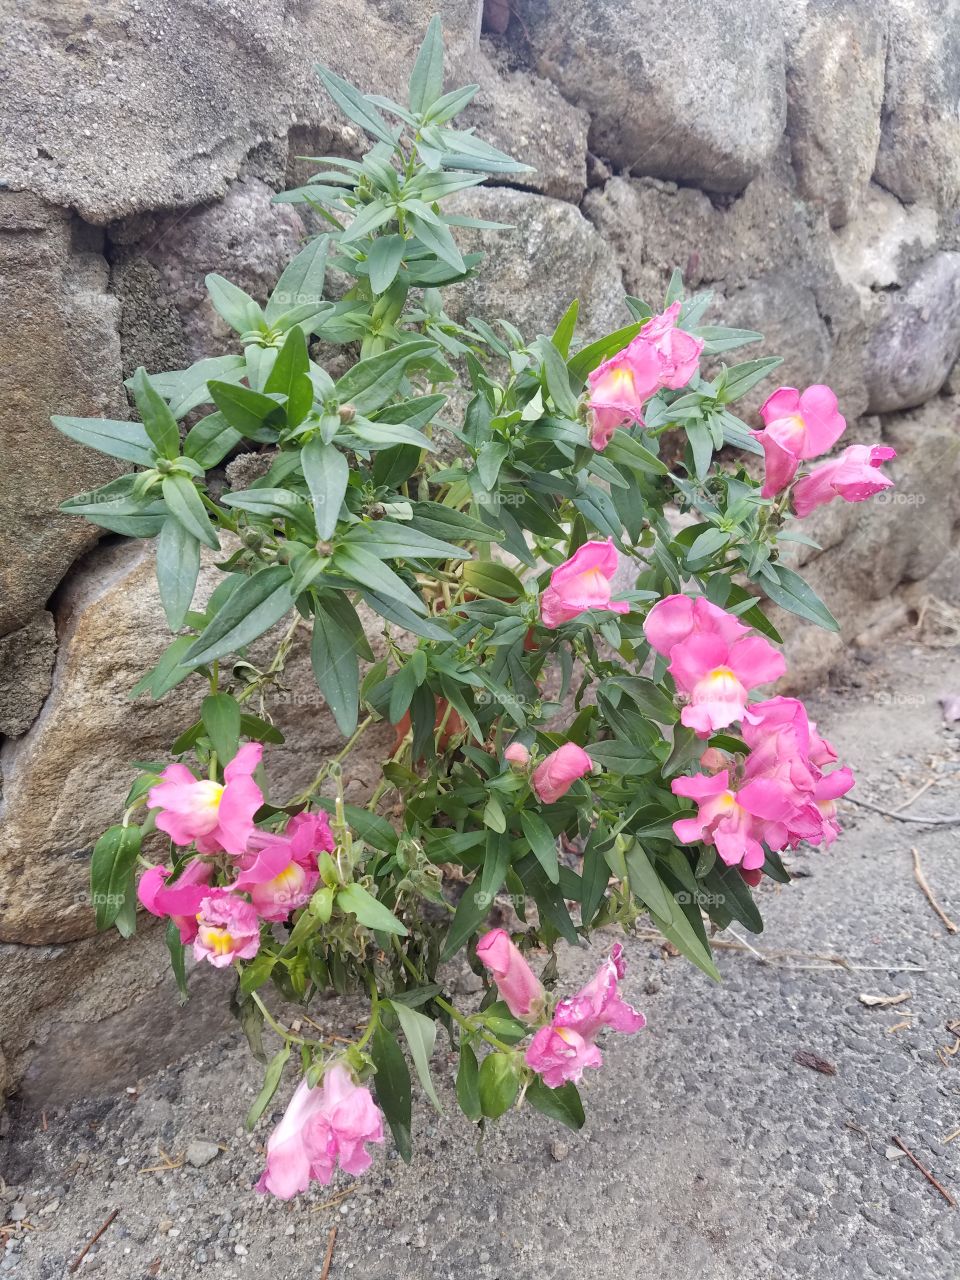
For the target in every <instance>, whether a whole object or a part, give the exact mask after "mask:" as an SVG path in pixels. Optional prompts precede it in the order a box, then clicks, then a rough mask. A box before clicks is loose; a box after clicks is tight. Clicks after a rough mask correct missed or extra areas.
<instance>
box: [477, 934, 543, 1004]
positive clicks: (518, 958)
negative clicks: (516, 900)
mask: <svg viewBox="0 0 960 1280" xmlns="http://www.w3.org/2000/svg"><path fill="white" fill-rule="evenodd" d="M477 959H478V960H479V961H480V963H481V964H482V965H483V966H484V967H485V968H486V969H489V970H490V973H491V975H492V977H493V980H494V982H495V983H496V984H497V990H498V991H499V992H500V997H501V999H502V1000H503V1001H504V1003H505V1004H506V1006H507V1008H508V1009H509V1010H510V1012H511V1013H512V1014H513V1016H514V1017H515V1018H530V1017H531V1016H532V1017H536V1016H537V1015H538V1014H539V1013H540V1011H541V1010H542V1009H543V1004H544V998H545V996H544V990H543V987H542V986H541V985H540V980H539V979H538V978H537V976H536V974H535V973H534V972H533V970H532V969H531V968H530V966H529V965H528V964H527V962H526V960H525V959H524V958H523V954H522V953H521V951H520V948H519V947H518V946H517V945H516V944H515V943H514V941H513V939H512V938H511V937H510V935H509V933H507V931H506V929H491V930H490V932H489V933H485V934H484V935H483V937H482V938H481V939H480V941H479V942H478V943H477Z"/></svg>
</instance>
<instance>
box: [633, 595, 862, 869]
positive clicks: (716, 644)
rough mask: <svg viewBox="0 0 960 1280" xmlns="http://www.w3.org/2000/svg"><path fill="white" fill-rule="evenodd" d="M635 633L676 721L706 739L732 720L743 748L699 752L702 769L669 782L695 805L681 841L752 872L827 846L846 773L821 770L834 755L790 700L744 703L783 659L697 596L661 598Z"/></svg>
mask: <svg viewBox="0 0 960 1280" xmlns="http://www.w3.org/2000/svg"><path fill="white" fill-rule="evenodd" d="M644 631H645V633H646V636H647V639H648V640H649V641H650V644H651V645H652V646H653V648H654V649H656V650H657V652H658V653H661V654H663V655H665V656H668V657H669V658H670V666H669V668H668V670H669V671H670V673H671V675H672V676H673V677H674V680H675V681H676V683H677V687H678V689H680V690H681V692H683V693H685V694H687V695H688V697H689V702H688V703H687V705H686V706H685V707H684V709H683V711H682V712H681V716H680V718H681V721H682V722H683V723H684V724H686V725H689V726H690V727H691V728H693V729H694V730H695V732H696V733H697V734H698V735H699V736H700V737H708V736H709V735H710V734H711V733H713V732H715V731H716V730H718V729H725V728H727V727H728V726H729V725H731V724H733V723H735V722H737V721H739V723H740V733H741V736H742V738H743V741H744V742H745V744H746V746H747V748H748V751H747V754H746V755H745V756H744V757H743V758H742V759H739V758H733V757H730V756H728V755H727V754H726V753H724V752H722V751H718V750H716V749H714V748H708V750H707V751H705V752H704V754H703V756H702V758H701V763H702V764H703V766H704V768H705V769H706V770H707V771H706V772H704V773H698V774H695V775H694V776H693V777H681V778H675V779H674V780H673V782H672V784H671V788H672V790H673V792H674V794H675V795H678V796H684V797H686V798H687V799H690V800H694V801H696V803H697V805H698V812H697V816H696V817H695V818H680V819H678V820H677V821H676V822H675V823H674V824H673V829H674V832H675V833H676V836H677V839H678V840H680V841H681V842H682V843H684V844H695V843H697V842H698V841H702V842H703V843H704V844H706V845H713V846H714V847H715V848H716V850H717V853H718V855H719V856H720V858H721V859H722V860H723V861H724V862H725V863H726V864H727V865H728V866H740V867H741V868H742V869H743V870H744V871H748V872H749V871H755V870H756V869H758V868H759V867H761V866H762V865H763V863H764V860H765V856H766V855H765V853H764V849H763V846H764V844H765V845H766V846H767V847H768V848H770V849H773V850H776V851H779V850H781V849H786V848H795V847H796V846H797V845H798V844H799V843H800V841H801V840H806V841H808V842H809V843H811V844H830V843H831V841H832V840H834V839H835V838H836V836H837V834H838V832H839V827H838V826H837V822H836V803H835V802H836V800H837V799H838V798H839V797H840V796H842V795H845V794H846V792H848V791H849V790H850V788H851V787H852V786H853V774H852V773H851V772H850V770H849V769H847V768H840V769H834V770H831V771H829V772H827V771H826V768H827V766H829V765H832V764H835V763H836V759H837V754H836V752H835V751H834V749H833V747H832V746H831V745H830V743H829V742H827V741H826V739H824V738H821V737H820V735H819V734H818V733H817V731H816V726H815V725H813V724H811V723H810V721H809V719H808V717H807V712H806V708H805V707H804V705H803V703H802V702H800V700H799V699H797V698H769V699H767V700H766V701H764V702H753V703H748V700H747V694H748V692H749V690H750V689H752V688H754V687H755V686H757V685H759V684H765V683H767V681H769V680H773V679H775V678H776V677H777V676H779V675H782V674H783V671H784V669H785V664H784V661H783V656H782V655H781V654H780V653H779V652H778V651H777V650H776V649H774V647H773V646H772V645H771V644H770V643H769V641H767V640H764V639H763V637H761V636H752V635H750V633H749V630H748V628H747V627H745V626H744V625H743V623H742V622H740V620H739V619H738V618H735V617H734V616H733V615H732V614H729V613H727V612H726V611H725V610H723V609H720V608H718V607H717V606H716V605H714V604H711V603H710V601H709V600H705V599H703V598H702V597H699V598H697V599H691V598H690V597H689V596H668V597H666V599H664V600H661V601H659V603H658V604H656V605H655V606H654V607H653V609H651V611H650V613H649V614H648V616H647V620H646V622H645V623H644Z"/></svg>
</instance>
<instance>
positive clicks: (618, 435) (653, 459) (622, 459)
mask: <svg viewBox="0 0 960 1280" xmlns="http://www.w3.org/2000/svg"><path fill="white" fill-rule="evenodd" d="M603 456H604V457H605V458H609V460H610V461H611V462H616V463H619V464H620V465H621V466H625V467H629V468H630V469H631V470H632V471H639V472H640V473H641V474H646V475H652V476H665V475H667V474H668V473H669V470H670V468H669V467H668V466H667V465H666V464H665V463H664V462H662V461H661V460H660V459H659V458H658V457H657V455H656V454H655V453H651V452H650V450H649V449H647V448H646V447H645V446H644V445H642V444H641V443H640V441H639V440H634V438H633V436H632V435H630V434H629V432H627V431H615V432H614V433H613V439H612V440H611V441H610V443H609V444H608V445H607V447H606V449H604V451H603Z"/></svg>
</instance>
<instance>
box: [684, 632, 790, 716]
mask: <svg viewBox="0 0 960 1280" xmlns="http://www.w3.org/2000/svg"><path fill="white" fill-rule="evenodd" d="M786 669H787V664H786V662H785V660H784V657H783V654H782V653H780V651H779V650H778V649H775V648H774V647H773V645H772V644H771V643H770V641H769V640H765V639H764V638H763V636H751V635H745V636H740V637H739V638H738V639H737V640H734V641H733V643H732V644H730V643H728V642H727V641H725V640H723V639H721V637H720V636H718V635H712V636H711V635H692V636H690V637H689V639H687V640H684V641H682V642H681V643H680V644H677V645H674V647H673V648H672V649H671V650H670V666H669V667H668V670H669V672H670V674H671V675H672V676H673V678H674V680H675V682H676V685H677V688H678V689H680V690H681V691H682V692H684V693H686V694H688V695H689V698H690V701H689V702H688V703H687V705H686V706H685V707H684V708H683V710H682V711H681V712H680V720H681V723H682V724H685V725H686V726H687V727H688V728H690V729H693V730H694V732H695V733H696V734H697V735H698V736H699V737H701V738H706V737H709V735H710V734H711V733H715V732H716V731H717V730H718V729H725V728H726V727H727V725H731V724H733V723H734V721H736V720H748V719H749V718H750V715H751V712H750V710H749V709H748V707H747V694H748V693H749V691H750V690H751V689H755V688H756V687H757V685H761V684H767V683H769V681H771V680H777V679H779V677H780V676H782V675H783V673H784V671H786Z"/></svg>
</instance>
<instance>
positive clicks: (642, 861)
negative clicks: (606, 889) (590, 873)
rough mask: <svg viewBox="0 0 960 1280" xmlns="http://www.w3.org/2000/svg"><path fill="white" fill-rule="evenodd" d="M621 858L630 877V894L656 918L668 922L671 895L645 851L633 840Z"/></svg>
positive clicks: (671, 909)
mask: <svg viewBox="0 0 960 1280" xmlns="http://www.w3.org/2000/svg"><path fill="white" fill-rule="evenodd" d="M623 856H624V861H625V862H626V864H627V875H628V876H629V877H630V891H631V893H633V894H634V895H635V896H636V897H637V898H639V899H640V901H641V902H643V903H644V904H645V905H646V906H647V907H649V908H650V910H651V911H654V912H656V914H657V915H658V916H663V917H664V918H665V919H667V920H669V919H670V918H671V917H672V916H673V911H674V902H673V895H672V894H671V893H670V891H669V890H668V889H667V888H665V887H664V885H663V882H662V881H661V880H660V877H659V876H658V875H657V873H656V871H655V869H654V866H653V863H652V862H651V861H650V858H649V857H648V856H647V853H646V851H645V850H644V849H643V847H642V846H641V845H640V844H638V843H637V841H636V840H634V841H632V843H631V844H630V845H629V846H628V847H627V849H626V850H625V851H624V855H623Z"/></svg>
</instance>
